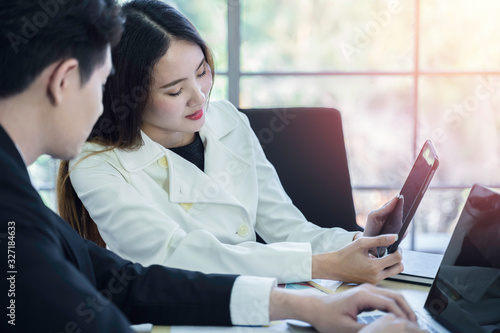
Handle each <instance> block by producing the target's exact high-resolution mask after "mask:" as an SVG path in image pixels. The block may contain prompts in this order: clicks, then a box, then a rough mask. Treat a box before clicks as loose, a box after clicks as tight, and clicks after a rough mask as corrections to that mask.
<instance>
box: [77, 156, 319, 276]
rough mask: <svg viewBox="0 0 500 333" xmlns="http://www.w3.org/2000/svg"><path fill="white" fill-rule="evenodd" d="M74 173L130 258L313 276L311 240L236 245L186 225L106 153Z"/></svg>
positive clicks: (109, 234)
mask: <svg viewBox="0 0 500 333" xmlns="http://www.w3.org/2000/svg"><path fill="white" fill-rule="evenodd" d="M70 179H71V182H72V185H73V187H74V189H75V191H76V193H77V194H78V196H79V198H80V199H81V200H82V202H83V204H84V205H85V207H86V208H87V209H88V211H89V213H90V215H91V217H92V218H93V219H94V221H96V223H97V224H98V227H99V231H100V233H101V236H102V237H103V239H104V241H105V242H106V244H107V245H108V246H109V247H110V249H111V250H113V251H114V252H116V253H117V254H119V255H120V256H122V257H124V258H125V259H128V260H132V261H137V262H139V263H141V264H143V265H146V266H147V265H151V264H160V265H166V266H169V267H175V268H181V269H186V270H196V271H201V272H203V273H220V274H241V275H252V276H258V277H274V278H277V280H278V283H286V282H297V281H308V280H310V279H311V265H312V256H311V245H310V244H308V243H294V242H287V243H275V244H261V243H257V242H255V241H248V242H243V243H239V244H237V245H233V244H227V243H224V242H223V241H220V240H219V239H217V238H216V237H215V236H214V235H213V234H212V233H210V232H208V231H206V230H193V231H189V232H188V231H185V230H183V229H181V228H180V226H179V225H178V224H177V223H176V222H175V221H174V220H173V219H172V217H171V216H169V215H168V214H165V213H164V212H163V211H161V210H160V209H158V208H157V207H156V206H155V205H153V204H152V203H151V202H149V201H148V200H147V199H146V198H145V197H143V196H142V195H141V194H140V193H139V192H138V191H137V190H136V189H135V188H134V187H133V186H131V185H130V184H129V183H127V181H126V179H125V178H124V176H123V175H122V174H121V173H120V172H119V171H118V170H117V169H116V168H115V167H113V165H111V164H110V163H109V162H108V161H106V160H105V158H104V157H102V156H99V155H93V156H91V157H88V158H85V159H83V160H82V161H81V162H79V163H78V164H76V165H75V166H74V167H73V166H72V171H71V174H70Z"/></svg>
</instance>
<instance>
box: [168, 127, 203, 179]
mask: <svg viewBox="0 0 500 333" xmlns="http://www.w3.org/2000/svg"><path fill="white" fill-rule="evenodd" d="M170 150H171V151H173V152H174V153H176V154H177V155H179V156H181V157H183V158H184V159H186V160H188V161H189V162H191V163H193V164H194V165H196V166H197V167H198V168H199V169H200V170H201V171H204V169H205V148H204V147H203V142H202V141H201V137H200V134H199V133H198V132H196V137H195V138H194V141H193V142H191V143H190V144H188V145H186V146H182V147H176V148H170Z"/></svg>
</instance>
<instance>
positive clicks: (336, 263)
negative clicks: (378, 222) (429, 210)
mask: <svg viewBox="0 0 500 333" xmlns="http://www.w3.org/2000/svg"><path fill="white" fill-rule="evenodd" d="M396 239H397V235H381V236H377V237H361V238H359V239H357V240H355V241H354V242H352V243H350V244H348V245H346V246H344V247H343V248H341V249H340V250H337V251H335V252H328V253H323V254H316V255H313V257H312V278H313V279H329V280H339V281H344V282H354V283H365V282H368V283H372V284H377V283H379V282H380V281H382V280H383V279H385V278H387V277H389V276H392V275H395V274H398V273H401V272H402V271H403V264H402V263H401V259H402V257H401V253H400V252H399V251H396V252H394V253H392V254H389V255H387V256H385V257H383V258H376V257H374V256H373V255H372V254H370V249H373V248H376V247H378V246H389V245H391V244H392V243H394V242H395V241H396Z"/></svg>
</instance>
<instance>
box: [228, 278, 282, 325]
mask: <svg viewBox="0 0 500 333" xmlns="http://www.w3.org/2000/svg"><path fill="white" fill-rule="evenodd" d="M276 286H277V282H276V279H273V278H261V277H254V276H238V277H237V278H236V280H235V281H234V285H233V289H232V291H231V301H230V304H229V310H230V311H231V322H232V324H233V325H241V326H261V325H269V323H270V322H269V299H270V297H271V290H272V288H273V287H276Z"/></svg>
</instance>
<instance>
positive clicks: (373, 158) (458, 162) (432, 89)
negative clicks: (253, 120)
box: [47, 0, 500, 252]
mask: <svg viewBox="0 0 500 333" xmlns="http://www.w3.org/2000/svg"><path fill="white" fill-rule="evenodd" d="M167 2H169V3H171V4H173V5H174V6H175V7H177V8H178V9H179V10H180V11H181V12H183V13H184V14H185V15H186V16H187V17H188V18H190V19H191V21H192V22H193V23H194V25H195V26H196V27H197V28H198V30H199V31H200V33H201V34H202V36H203V37H204V38H205V40H206V41H207V42H208V44H209V45H210V46H211V47H212V49H213V51H214V54H215V60H216V73H217V77H216V80H215V87H214V91H213V93H212V98H213V99H219V98H224V99H229V100H230V101H231V102H232V103H233V104H235V105H236V106H238V107H244V108H250V107H251V108H255V107H274V106H318V107H335V108H337V109H339V110H340V111H341V113H342V116H343V124H344V131H345V139H346V148H347V151H348V155H349V163H350V166H349V167H350V172H351V181H352V185H353V187H354V192H353V195H354V200H355V207H356V212H357V215H358V223H359V224H361V225H363V224H364V222H365V220H366V215H367V214H368V212H369V211H371V210H373V209H376V208H378V207H380V206H381V205H382V204H383V203H385V202H386V201H388V200H389V199H390V198H391V197H392V196H394V195H395V194H396V193H397V192H398V190H399V188H400V187H401V186H402V184H403V182H404V180H405V178H406V176H407V174H408V172H409V168H410V167H411V164H412V162H413V160H414V158H415V157H416V154H417V153H418V151H419V149H420V147H421V146H422V144H423V142H424V141H425V139H427V138H430V139H431V140H433V142H434V145H435V147H436V150H437V152H438V155H439V156H440V160H441V165H440V167H439V169H438V171H437V173H436V175H435V177H434V179H433V181H432V182H431V186H430V189H429V190H428V192H427V194H426V196H425V197H424V199H423V201H422V203H421V206H420V208H419V210H418V212H417V214H416V216H415V221H414V222H415V223H414V224H413V226H414V228H413V230H412V232H411V234H410V235H409V236H408V237H407V239H406V240H405V242H404V246H405V247H407V248H413V249H416V250H422V251H430V252H442V251H443V250H444V249H445V248H446V245H447V242H448V240H449V236H450V234H451V231H452V230H453V227H454V224H455V222H456V220H457V218H458V213H459V212H460V211H461V208H462V205H463V203H464V200H465V198H466V196H467V194H468V191H469V189H470V187H471V186H472V184H473V183H482V184H486V185H489V186H491V187H500V173H499V172H496V170H497V168H498V165H499V162H500V161H499V159H500V156H499V147H500V146H499V140H500V135H499V134H498V131H499V130H500V116H499V111H497V110H500V89H499V87H500V40H499V39H498V37H497V36H496V35H495V34H493V33H492V32H494V31H499V30H500V21H499V20H498V19H497V17H496V16H497V15H496V13H498V12H499V10H500V3H499V2H498V1H495V0H483V1H480V2H477V1H472V0H462V1H459V2H455V1H438V2H436V1H430V0H380V1H348V0H192V1H181V0H177V1H167ZM443 21H446V24H443ZM47 193H50V190H49V191H47ZM49 197H50V196H49ZM48 200H49V199H48Z"/></svg>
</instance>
